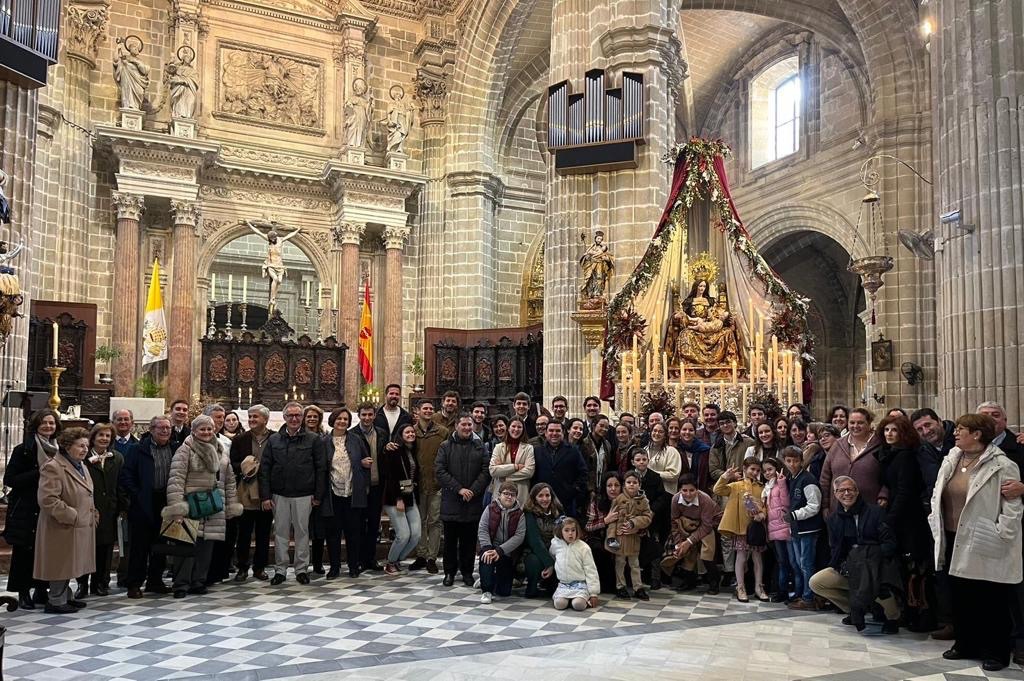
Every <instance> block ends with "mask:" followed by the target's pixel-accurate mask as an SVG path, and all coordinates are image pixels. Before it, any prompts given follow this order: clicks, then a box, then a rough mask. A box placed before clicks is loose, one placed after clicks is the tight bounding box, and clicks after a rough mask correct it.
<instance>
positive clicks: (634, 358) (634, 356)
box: [633, 336, 637, 361]
mask: <svg viewBox="0 0 1024 681" xmlns="http://www.w3.org/2000/svg"><path fill="white" fill-rule="evenodd" d="M636 358H637V354H636V336H633V360H634V361H636Z"/></svg>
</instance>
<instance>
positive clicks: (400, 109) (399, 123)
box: [381, 85, 412, 154]
mask: <svg viewBox="0 0 1024 681" xmlns="http://www.w3.org/2000/svg"><path fill="white" fill-rule="evenodd" d="M390 94H391V106H390V107H389V108H388V115H387V118H385V119H384V120H383V121H381V122H382V123H384V126H385V127H386V128H387V131H388V146H387V151H388V153H389V154H404V153H405V149H404V146H405V139H406V138H407V137H408V136H409V130H411V129H412V107H411V106H410V105H409V103H408V102H407V101H405V88H403V87H402V86H401V85H392V86H391V90H390Z"/></svg>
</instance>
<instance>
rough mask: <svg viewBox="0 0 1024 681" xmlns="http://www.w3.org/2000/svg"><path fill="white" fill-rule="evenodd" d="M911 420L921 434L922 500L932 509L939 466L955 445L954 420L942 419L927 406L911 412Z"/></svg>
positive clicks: (919, 462) (919, 457) (918, 455)
mask: <svg viewBox="0 0 1024 681" xmlns="http://www.w3.org/2000/svg"><path fill="white" fill-rule="evenodd" d="M910 422H911V423H912V424H913V425H914V430H916V431H917V434H918V435H920V436H921V447H920V448H919V449H918V450H917V463H918V466H919V467H920V468H921V477H922V478H923V479H924V489H923V490H922V491H921V500H922V502H923V503H924V504H925V509H926V510H930V507H931V502H932V490H934V489H935V478H937V477H938V475H939V466H940V465H941V464H942V459H944V458H945V456H946V454H949V450H951V449H952V448H953V445H954V442H953V422H952V421H943V420H941V419H940V418H939V415H938V414H936V413H935V411H934V410H932V409H928V408H927V407H925V408H924V409H918V410H917V411H915V412H914V413H913V414H911V415H910Z"/></svg>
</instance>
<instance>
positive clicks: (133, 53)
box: [114, 35, 149, 111]
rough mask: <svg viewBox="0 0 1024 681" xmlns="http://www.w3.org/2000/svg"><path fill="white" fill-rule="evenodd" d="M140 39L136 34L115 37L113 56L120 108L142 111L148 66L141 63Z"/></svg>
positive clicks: (147, 79)
mask: <svg viewBox="0 0 1024 681" xmlns="http://www.w3.org/2000/svg"><path fill="white" fill-rule="evenodd" d="M141 52H142V39H141V38H139V37H138V36H136V35H130V36H128V37H127V38H118V39H117V56H116V57H114V80H115V81H116V82H117V88H118V92H119V93H120V95H121V108H122V109H131V110H133V111H142V102H143V100H145V98H146V90H147V89H148V88H149V67H148V66H146V65H145V64H144V63H142V60H141V59H139V54H140V53H141Z"/></svg>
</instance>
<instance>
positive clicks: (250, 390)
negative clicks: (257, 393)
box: [249, 385, 252, 407]
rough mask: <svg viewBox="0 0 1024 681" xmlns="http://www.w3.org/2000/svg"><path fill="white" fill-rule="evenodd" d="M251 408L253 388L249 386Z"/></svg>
mask: <svg viewBox="0 0 1024 681" xmlns="http://www.w3.org/2000/svg"><path fill="white" fill-rule="evenodd" d="M249 406H250V407H251V406H252V386H251V385H250V386H249Z"/></svg>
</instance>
